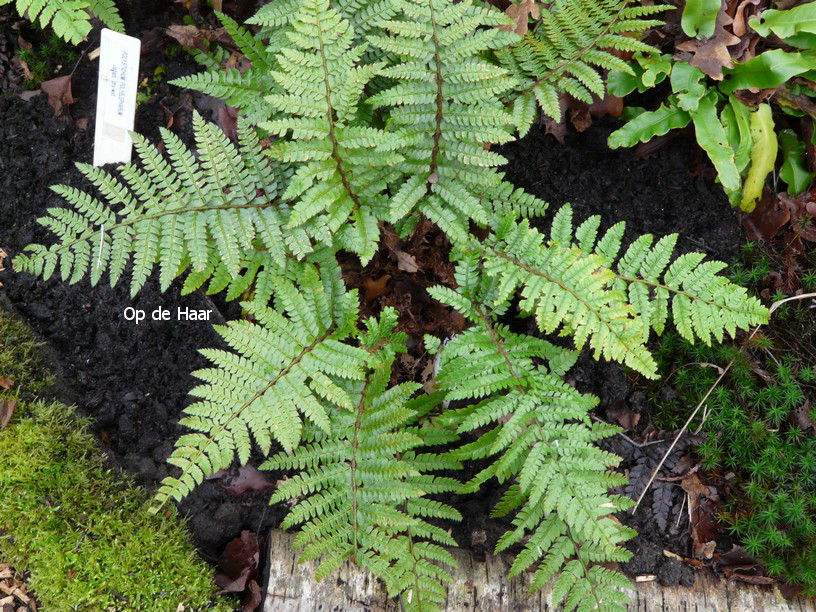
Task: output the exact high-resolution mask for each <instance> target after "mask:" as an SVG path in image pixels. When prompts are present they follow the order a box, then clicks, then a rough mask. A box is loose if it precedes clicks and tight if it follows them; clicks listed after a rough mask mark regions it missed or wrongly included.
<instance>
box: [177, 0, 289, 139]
mask: <svg viewBox="0 0 816 612" xmlns="http://www.w3.org/2000/svg"><path fill="white" fill-rule="evenodd" d="M217 15H218V19H219V21H220V22H221V23H222V25H223V26H224V29H225V30H226V31H227V33H228V34H229V35H230V37H231V38H232V40H233V41H234V42H235V45H236V46H237V47H238V50H239V51H240V52H241V53H242V54H243V55H244V57H245V58H246V59H247V60H248V61H249V62H250V63H251V65H250V66H249V67H248V68H246V69H245V70H243V71H241V70H238V69H237V68H234V67H227V63H228V61H229V59H230V57H231V54H229V53H226V52H224V50H223V49H220V48H218V49H216V50H215V51H212V52H203V51H198V52H196V54H195V58H196V60H197V61H198V62H199V63H200V64H202V65H203V66H204V67H205V68H206V69H207V71H206V72H200V73H198V74H193V75H190V76H184V77H180V78H178V79H175V80H173V81H171V83H172V84H173V85H176V86H178V87H183V88H186V89H193V90H195V91H200V92H201V93H204V94H207V95H210V96H213V97H216V98H220V99H222V100H224V101H225V102H226V103H227V104H229V105H230V106H234V107H236V108H238V109H240V110H241V113H242V117H243V118H244V119H245V120H246V121H248V122H249V123H251V124H253V125H257V124H258V123H260V122H261V121H265V120H268V119H269V118H270V114H271V109H270V108H269V106H268V105H267V104H266V102H265V100H264V96H266V95H268V94H269V93H270V92H272V91H273V90H274V89H275V84H274V81H273V79H272V77H271V76H270V74H269V71H270V70H272V68H273V67H274V66H275V53H276V52H277V51H279V50H280V47H281V46H282V45H281V37H280V36H276V37H275V38H274V39H273V40H271V41H267V40H266V38H265V37H264V36H263V35H261V34H258V35H253V34H252V33H251V32H250V31H249V30H248V29H247V28H245V27H243V26H241V25H239V24H238V23H236V22H235V20H234V19H232V18H231V17H229V16H227V15H225V14H223V13H217Z"/></svg>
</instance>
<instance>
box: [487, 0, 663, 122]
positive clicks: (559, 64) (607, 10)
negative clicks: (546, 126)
mask: <svg viewBox="0 0 816 612" xmlns="http://www.w3.org/2000/svg"><path fill="white" fill-rule="evenodd" d="M632 4H633V0H555V2H553V3H551V5H550V7H549V8H541V9H540V13H541V15H540V19H539V21H538V23H537V24H536V26H535V29H534V30H533V31H532V32H530V33H528V34H527V35H525V36H524V38H523V39H522V40H521V41H520V42H518V43H517V44H515V45H513V46H512V47H509V48H505V49H500V50H498V51H497V52H496V56H497V58H498V60H499V64H500V65H502V66H503V67H505V68H506V69H507V70H508V71H509V72H511V73H512V74H513V75H514V76H515V78H516V79H517V81H518V85H517V87H516V90H515V91H514V93H513V95H512V97H511V99H512V107H513V116H514V118H515V120H516V127H517V129H518V130H519V133H520V134H521V135H524V134H525V133H526V132H527V130H529V128H530V125H532V122H533V120H534V118H535V115H534V113H533V109H534V106H535V102H536V101H537V102H538V104H539V105H540V106H541V109H542V111H543V112H544V113H545V114H546V115H549V116H550V117H552V118H554V119H555V120H556V121H560V120H561V108H560V105H559V101H558V94H559V93H568V94H570V95H571V96H573V97H574V98H577V99H578V100H582V101H584V102H586V103H587V104H591V103H592V98H593V96H598V97H603V96H604V92H605V85H604V79H603V77H602V75H601V74H600V73H599V69H600V70H612V69H617V70H622V71H624V72H627V73H629V72H630V71H631V68H629V67H628V66H627V65H626V62H624V61H623V60H621V59H620V58H619V57H617V56H616V55H614V53H613V52H614V51H615V50H618V51H641V52H644V53H648V52H651V51H654V49H653V48H652V47H650V46H649V45H647V44H645V43H643V42H641V41H640V40H638V39H636V38H634V37H632V36H631V35H632V34H637V33H639V32H644V31H646V30H648V29H650V28H654V27H657V26H660V25H662V21H660V20H657V19H653V18H652V17H654V16H656V15H659V14H660V13H662V12H663V11H666V10H670V9H671V8H672V7H671V6H665V5H655V6H638V5H635V6H630V5H632Z"/></svg>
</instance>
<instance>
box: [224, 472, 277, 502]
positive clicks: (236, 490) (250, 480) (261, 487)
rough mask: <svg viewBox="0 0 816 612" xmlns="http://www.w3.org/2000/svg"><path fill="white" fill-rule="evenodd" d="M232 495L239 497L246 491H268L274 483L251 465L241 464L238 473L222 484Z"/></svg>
mask: <svg viewBox="0 0 816 612" xmlns="http://www.w3.org/2000/svg"><path fill="white" fill-rule="evenodd" d="M224 486H225V488H226V489H227V491H229V492H230V494H232V496H233V497H241V496H242V495H243V494H244V493H247V492H261V491H268V490H269V489H274V488H275V483H274V482H272V481H271V480H269V478H267V476H266V474H264V473H263V472H260V471H258V470H257V469H255V468H254V467H253V466H251V465H243V466H241V467H240V468H239V469H238V475H237V476H236V477H235V478H233V479H232V480H231V481H229V484H226V485H224Z"/></svg>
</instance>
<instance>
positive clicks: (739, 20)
mask: <svg viewBox="0 0 816 612" xmlns="http://www.w3.org/2000/svg"><path fill="white" fill-rule="evenodd" d="M761 1H762V0H742V2H740V3H739V6H737V10H736V11H735V12H734V23H733V24H731V31H732V32H734V35H735V36H744V35H745V33H746V32H747V31H748V19H747V17H750V16H751V15H752V14H754V13H755V12H756V11H753V10H751V7H752V6H756V5H758V4H759V3H760V2H761ZM746 9H747V10H746ZM746 13H747V14H746Z"/></svg>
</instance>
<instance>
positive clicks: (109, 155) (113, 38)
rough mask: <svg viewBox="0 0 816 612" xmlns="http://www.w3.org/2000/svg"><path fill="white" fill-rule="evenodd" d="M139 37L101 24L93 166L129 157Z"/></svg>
mask: <svg viewBox="0 0 816 612" xmlns="http://www.w3.org/2000/svg"><path fill="white" fill-rule="evenodd" d="M141 46H142V41H140V40H139V39H138V38H133V37H132V36H126V35H125V34H119V33H118V32H114V31H113V30H108V29H107V28H105V29H104V30H102V42H101V45H100V53H99V85H98V88H97V97H96V132H95V134H94V160H93V163H94V166H102V165H104V164H112V163H127V162H129V161H130V154H131V149H132V148H133V141H132V140H131V138H130V133H129V132H130V131H131V130H133V121H134V117H135V116H136V88H137V86H138V84H139V51H140V49H141Z"/></svg>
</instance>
